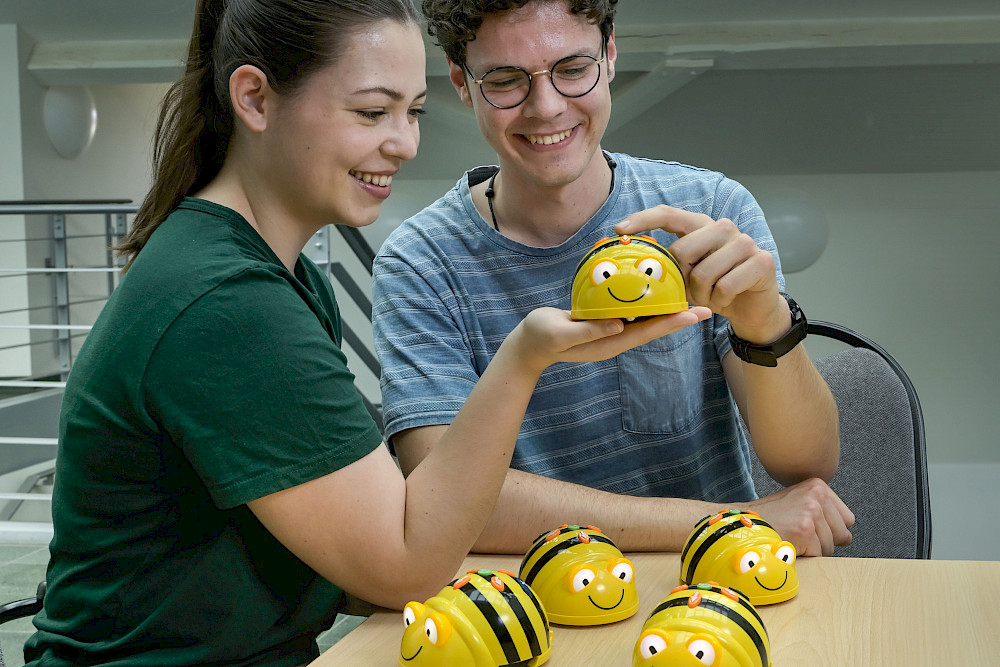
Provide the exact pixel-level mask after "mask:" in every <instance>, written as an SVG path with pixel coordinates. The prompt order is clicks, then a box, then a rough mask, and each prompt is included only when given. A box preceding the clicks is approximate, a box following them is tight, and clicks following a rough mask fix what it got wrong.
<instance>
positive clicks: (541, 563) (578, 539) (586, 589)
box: [520, 525, 639, 625]
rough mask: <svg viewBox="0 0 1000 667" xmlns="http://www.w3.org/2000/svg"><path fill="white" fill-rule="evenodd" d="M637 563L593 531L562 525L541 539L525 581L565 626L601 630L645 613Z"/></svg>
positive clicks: (528, 560) (525, 566)
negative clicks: (638, 587) (641, 608)
mask: <svg viewBox="0 0 1000 667" xmlns="http://www.w3.org/2000/svg"><path fill="white" fill-rule="evenodd" d="M634 574H635V568H634V567H633V565H632V561H630V560H629V559H627V558H625V557H624V556H623V555H622V552H621V551H619V550H618V547H616V546H615V544H614V542H612V541H611V540H610V539H608V538H607V537H606V536H605V535H604V533H602V532H601V531H600V529H598V528H595V527H593V526H584V527H581V526H570V525H562V526H560V527H559V528H556V529H555V530H553V531H551V532H549V533H545V534H542V535H539V536H538V537H537V538H535V541H534V543H533V544H532V545H531V549H529V550H528V553H527V554H525V556H524V560H523V561H521V569H520V576H521V578H522V579H524V580H525V581H526V582H527V583H528V585H529V586H531V588H532V590H534V591H535V592H536V593H537V594H538V598H539V599H540V600H541V601H542V604H544V605H545V610H546V611H547V612H548V614H549V620H550V621H552V622H553V623H560V624H562V625H601V624H604V623H614V622H615V621H620V620H622V619H625V618H628V617H629V616H631V615H632V614H634V613H635V612H636V611H637V610H638V609H639V596H638V593H637V592H636V588H635V581H634V580H633V579H634Z"/></svg>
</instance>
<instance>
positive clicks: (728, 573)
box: [680, 510, 799, 606]
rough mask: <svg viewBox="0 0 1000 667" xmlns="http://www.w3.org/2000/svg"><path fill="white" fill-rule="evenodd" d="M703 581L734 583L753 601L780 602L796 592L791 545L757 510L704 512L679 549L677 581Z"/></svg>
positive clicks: (734, 585)
mask: <svg viewBox="0 0 1000 667" xmlns="http://www.w3.org/2000/svg"><path fill="white" fill-rule="evenodd" d="M702 581H718V582H719V583H720V584H722V585H723V586H728V587H729V588H735V589H738V590H739V591H741V592H743V593H745V594H746V595H747V597H749V598H750V601H751V602H752V603H753V604H754V605H757V606H760V605H765V604H773V603H775V602H784V601H785V600H789V599H791V598H793V597H795V594H796V593H798V592H799V577H798V575H797V574H796V572H795V547H794V546H792V543H791V542H785V541H783V540H782V539H781V537H780V536H779V535H778V533H776V532H775V530H774V528H772V527H771V526H770V525H769V524H768V523H767V522H766V521H763V520H762V519H761V518H760V515H758V514H757V513H756V512H740V511H738V510H729V511H726V512H719V513H718V514H714V515H712V516H707V517H705V518H704V519H702V520H701V521H699V522H698V524H697V525H696V526H695V527H694V530H693V531H691V535H689V536H688V539H687V541H686V542H685V543H684V549H683V551H682V552H681V574H680V583H682V584H695V583H699V582H702Z"/></svg>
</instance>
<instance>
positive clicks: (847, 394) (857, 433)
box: [750, 322, 931, 558]
mask: <svg viewBox="0 0 1000 667" xmlns="http://www.w3.org/2000/svg"><path fill="white" fill-rule="evenodd" d="M807 331H808V334H809V335H810V336H823V337H827V338H833V339H835V340H838V341H840V342H842V343H845V344H847V345H848V346H850V347H849V348H848V349H846V350H843V351H840V352H836V353H834V354H831V355H829V356H826V357H822V358H820V359H817V360H816V361H815V362H814V363H815V365H816V368H817V369H818V370H819V372H820V374H821V375H822V376H823V378H824V379H825V380H826V382H827V384H828V385H829V386H830V390H831V392H832V393H833V397H834V399H835V400H836V402H837V408H838V409H839V411H840V467H839V468H838V469H837V473H836V475H834V477H833V479H832V480H831V481H830V488H832V489H833V490H834V491H835V492H836V493H837V495H838V496H840V498H841V499H842V500H843V501H844V502H845V503H846V504H847V506H848V507H850V508H851V511H852V512H854V516H855V520H856V522H855V524H854V527H853V528H852V529H851V534H852V536H853V540H852V542H851V544H849V545H848V546H846V547H837V549H836V551H835V554H834V555H836V556H850V557H861V558H866V557H867V558H930V553H931V514H930V498H929V492H928V481H927V452H926V445H925V441H924V418H923V413H922V412H921V410H920V401H919V400H918V399H917V392H916V390H915V389H914V387H913V384H912V383H911V382H910V379H909V377H907V375H906V373H905V372H904V371H903V369H902V367H901V366H900V365H899V364H898V363H897V362H896V360H895V359H893V358H892V356H891V355H890V354H889V353H888V352H886V351H885V350H884V349H883V348H882V347H880V346H879V345H878V344H876V343H875V342H873V341H872V340H870V339H868V338H866V337H865V336H862V335H861V334H859V333H857V332H855V331H852V330H850V329H848V328H846V327H843V326H840V325H838V324H833V323H830V322H809V323H808V328H807ZM750 449H751V474H752V476H753V480H754V486H755V487H756V488H757V494H758V495H759V496H765V495H769V494H771V493H774V492H775V491H779V490H780V489H782V488H783V487H782V485H781V484H779V483H778V482H776V481H774V480H773V479H771V477H770V476H769V475H768V474H767V472H766V471H765V470H764V467H763V465H762V464H761V463H760V461H759V460H758V459H757V456H756V455H755V454H754V453H753V447H751V448H750Z"/></svg>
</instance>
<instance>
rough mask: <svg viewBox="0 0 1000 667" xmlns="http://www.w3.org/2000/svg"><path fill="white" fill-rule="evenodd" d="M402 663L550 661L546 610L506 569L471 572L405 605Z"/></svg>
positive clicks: (471, 665) (477, 665)
mask: <svg viewBox="0 0 1000 667" xmlns="http://www.w3.org/2000/svg"><path fill="white" fill-rule="evenodd" d="M403 624H404V625H405V627H406V629H405V630H404V631H403V641H402V644H401V646H400V651H399V664H400V665H401V666H402V667H418V666H424V665H426V666H429V667H501V666H502V665H513V664H518V665H520V664H524V665H527V667H536V666H537V665H541V664H542V663H544V662H545V661H546V660H548V659H549V652H550V651H551V649H552V631H551V630H550V629H549V621H548V618H547V617H546V615H545V608H544V607H543V606H542V604H541V603H540V602H539V601H538V598H537V597H536V596H535V594H534V593H533V592H532V590H531V589H530V588H529V587H528V585H527V584H525V583H524V581H522V580H521V579H518V578H517V577H516V576H515V575H514V573H512V572H508V571H506V570H496V571H493V570H469V572H468V573H467V574H466V575H465V576H463V577H460V578H459V579H456V580H455V581H453V582H451V583H450V584H448V585H447V586H445V587H444V588H443V589H441V591H440V592H439V593H438V594H437V595H435V596H434V597H432V598H430V599H428V600H427V601H426V602H424V603H423V604H421V603H419V602H410V603H408V604H407V605H406V607H404V608H403Z"/></svg>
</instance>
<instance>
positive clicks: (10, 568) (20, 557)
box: [0, 544, 364, 667]
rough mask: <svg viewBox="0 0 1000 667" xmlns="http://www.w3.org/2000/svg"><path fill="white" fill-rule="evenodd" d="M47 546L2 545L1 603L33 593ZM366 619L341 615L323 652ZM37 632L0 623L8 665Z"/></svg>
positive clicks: (322, 640)
mask: <svg viewBox="0 0 1000 667" xmlns="http://www.w3.org/2000/svg"><path fill="white" fill-rule="evenodd" d="M48 558H49V550H48V547H44V546H37V545H18V544H0V603H4V602H10V601H12V600H18V599H21V598H26V597H30V596H33V595H34V593H35V587H36V586H37V585H38V582H39V581H41V580H42V579H43V578H44V577H45V565H46V563H47V562H48ZM363 620H364V618H362V617H359V616H340V617H338V618H337V621H336V623H334V624H333V627H332V628H330V629H329V630H327V631H326V632H325V633H323V634H322V635H320V636H319V639H318V640H317V643H318V644H319V649H320V651H324V650H326V649H327V648H329V647H330V646H332V645H333V644H334V642H336V641H337V640H338V639H340V638H341V637H343V636H344V635H345V634H347V632H349V631H350V630H353V629H354V628H355V627H356V626H357V625H358V624H359V623H360V622H361V621H363ZM32 632H34V626H32V625H31V619H30V618H22V619H18V620H16V621H11V622H10V623H5V624H3V625H2V626H0V647H2V648H3V659H4V661H5V663H6V666H7V667H23V666H24V654H23V652H22V647H23V646H24V642H25V640H27V639H28V637H29V636H30V635H31V633H32Z"/></svg>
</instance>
